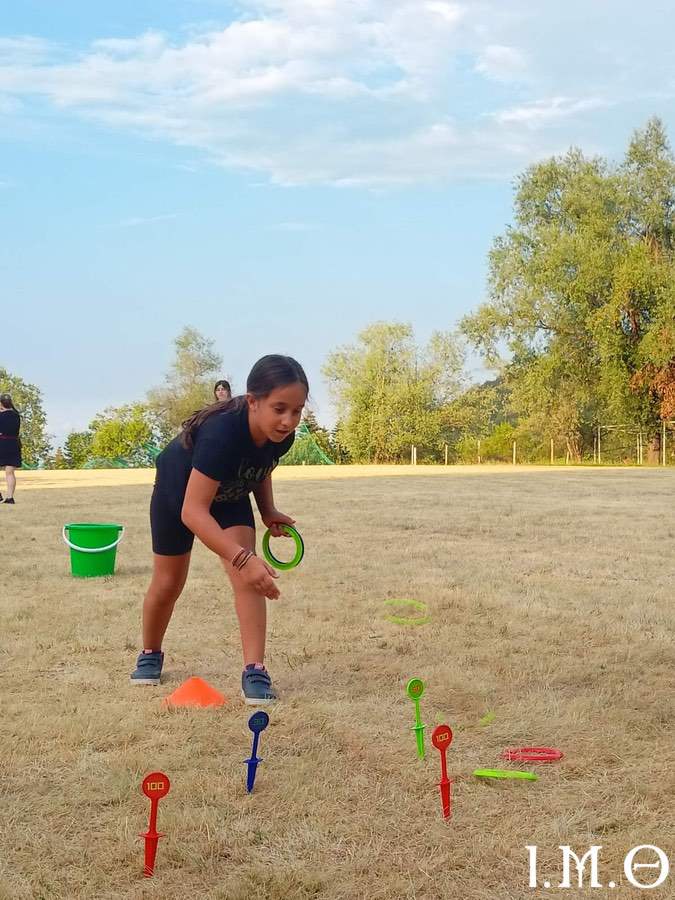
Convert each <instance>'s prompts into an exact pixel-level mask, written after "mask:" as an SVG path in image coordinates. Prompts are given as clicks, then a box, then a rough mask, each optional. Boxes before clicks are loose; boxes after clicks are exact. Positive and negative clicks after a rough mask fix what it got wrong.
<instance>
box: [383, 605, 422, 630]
mask: <svg viewBox="0 0 675 900" xmlns="http://www.w3.org/2000/svg"><path fill="white" fill-rule="evenodd" d="M384 604H385V606H403V605H404V604H405V605H406V606H412V608H413V609H418V610H420V612H423V613H425V612H426V611H427V605H426V603H422V601H421V600H385V601H384ZM385 619H386V620H387V622H393V623H394V625H426V624H427V622H430V621H431V617H430V616H418V617H417V618H416V619H413V618H411V617H410V616H385Z"/></svg>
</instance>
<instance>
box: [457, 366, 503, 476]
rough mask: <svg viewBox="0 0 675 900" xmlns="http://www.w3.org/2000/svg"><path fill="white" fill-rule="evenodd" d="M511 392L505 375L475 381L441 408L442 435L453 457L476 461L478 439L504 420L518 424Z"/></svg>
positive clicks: (485, 435)
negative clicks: (479, 382)
mask: <svg viewBox="0 0 675 900" xmlns="http://www.w3.org/2000/svg"><path fill="white" fill-rule="evenodd" d="M510 399H511V392H510V390H509V389H508V387H507V385H506V383H505V380H504V378H503V377H502V376H499V377H498V378H495V379H492V380H490V381H485V382H483V383H482V384H474V385H471V387H469V388H467V390H465V391H463V392H462V393H461V394H460V395H459V396H458V397H457V398H456V399H454V400H452V401H451V402H450V403H448V404H447V405H446V406H445V407H444V408H443V410H442V413H441V421H442V425H443V437H444V439H445V441H446V442H447V443H448V445H449V446H450V448H451V453H452V455H453V457H455V458H459V459H462V460H464V461H469V460H471V461H472V462H475V461H476V457H477V452H476V447H477V441H478V440H479V439H482V438H484V437H487V436H488V435H489V434H490V433H491V432H492V431H493V429H494V428H495V427H496V426H497V425H501V424H502V423H503V422H508V423H509V424H512V425H515V424H516V422H517V417H516V415H515V414H514V413H513V411H512V410H511V408H510Z"/></svg>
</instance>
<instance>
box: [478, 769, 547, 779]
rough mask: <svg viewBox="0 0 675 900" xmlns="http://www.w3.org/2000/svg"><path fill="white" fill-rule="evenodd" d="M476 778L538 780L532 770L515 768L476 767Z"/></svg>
mask: <svg viewBox="0 0 675 900" xmlns="http://www.w3.org/2000/svg"><path fill="white" fill-rule="evenodd" d="M473 774H474V775H475V776H476V778H519V779H521V781H539V776H538V775H535V774H534V772H519V771H518V770H517V769H476V771H475V772H474V773H473Z"/></svg>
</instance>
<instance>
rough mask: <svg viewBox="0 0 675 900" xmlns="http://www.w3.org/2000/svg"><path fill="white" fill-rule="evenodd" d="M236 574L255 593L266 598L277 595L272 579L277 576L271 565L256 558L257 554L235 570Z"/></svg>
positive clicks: (270, 598)
mask: <svg viewBox="0 0 675 900" xmlns="http://www.w3.org/2000/svg"><path fill="white" fill-rule="evenodd" d="M237 575H238V576H239V578H241V580H242V581H243V582H244V584H245V585H246V587H250V588H252V589H253V590H254V591H255V592H256V593H258V594H262V596H263V597H267V598H268V600H276V599H277V597H278V596H279V593H280V591H279V588H278V587H277V586H276V584H275V583H274V580H273V579H275V578H278V577H279V576H278V575H277V573H276V572H275V571H274V569H273V568H272V567H271V566H268V565H267V563H266V562H264V561H263V560H262V559H258V557H257V556H252V557H251V558H250V559H249V561H248V562H247V563H246V565H245V566H244V568H243V569H241V570H240V571H239V572H237Z"/></svg>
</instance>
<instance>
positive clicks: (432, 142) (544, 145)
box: [0, 0, 675, 186]
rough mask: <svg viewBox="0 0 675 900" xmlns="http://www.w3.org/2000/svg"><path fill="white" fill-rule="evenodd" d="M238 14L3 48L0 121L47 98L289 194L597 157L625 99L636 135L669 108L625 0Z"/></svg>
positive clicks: (291, 6) (665, 70)
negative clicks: (582, 146) (199, 26)
mask: <svg viewBox="0 0 675 900" xmlns="http://www.w3.org/2000/svg"><path fill="white" fill-rule="evenodd" d="M239 7H240V9H241V16H240V18H238V19H236V20H235V21H231V22H230V23H229V24H228V25H226V26H220V27H215V26H214V25H213V24H211V23H209V26H208V28H207V29H205V30H203V31H196V30H190V31H189V32H186V30H185V29H184V30H183V31H182V32H181V37H180V39H178V38H175V37H173V38H172V37H170V36H168V35H166V34H162V33H159V32H157V31H148V32H147V33H145V34H141V35H138V36H136V37H129V38H125V39H119V38H114V39H111V38H106V37H104V36H102V37H101V38H100V39H99V40H96V41H94V42H93V43H92V44H91V45H90V47H89V48H88V49H87V50H86V51H85V52H79V53H78V52H74V51H68V48H64V47H63V46H53V45H51V44H48V43H47V42H45V41H43V40H41V39H38V38H32V37H22V36H19V37H16V38H11V39H10V38H5V39H2V40H0V113H4V114H6V115H10V116H11V115H14V116H19V115H24V116H25V115H28V114H29V112H30V108H31V101H32V98H39V99H41V100H45V99H46V100H47V101H48V102H50V103H51V104H52V105H53V107H54V108H55V109H57V110H59V111H60V112H61V114H62V115H77V116H80V117H84V118H86V119H90V120H93V121H96V122H98V123H103V124H105V125H106V126H108V127H109V128H111V129H115V130H126V131H131V132H134V133H139V134H142V135H144V136H150V137H153V138H155V139H157V140H163V141H169V142H171V143H173V144H176V145H179V146H183V147H186V148H191V149H192V150H194V151H196V152H198V153H200V154H201V155H202V157H203V159H205V160H210V161H212V162H215V163H216V164H219V165H223V166H228V167H237V168H242V169H246V170H251V171H255V172H258V173H262V174H263V175H265V176H266V177H267V178H269V179H271V180H272V181H274V182H277V183H280V184H292V185H295V184H318V183H330V184H336V185H373V186H380V185H386V184H410V183H415V182H420V181H427V182H428V181H433V180H437V179H447V178H452V177H465V176H467V175H469V176H471V175H476V176H481V177H502V176H503V175H505V174H510V173H512V172H513V171H515V170H517V169H518V168H521V167H522V166H523V165H524V164H526V163H529V162H531V161H532V160H533V159H534V158H536V157H537V156H540V155H542V154H545V153H548V152H551V151H552V150H557V149H559V148H560V146H561V144H562V145H563V146H564V145H565V144H567V145H569V144H570V143H580V142H582V143H583V142H584V141H586V142H588V143H589V144H595V145H600V146H602V142H603V140H604V139H605V136H606V134H607V132H608V130H611V128H608V126H612V125H613V127H614V130H615V131H616V127H617V126H616V123H617V122H618V121H619V118H620V115H621V111H620V110H621V107H622V104H625V103H627V102H628V100H627V98H628V97H630V104H631V106H630V110H631V112H630V115H631V116H633V117H634V116H635V115H637V116H638V119H637V121H636V120H635V119H633V120H632V121H631V123H630V124H631V126H635V125H639V124H641V122H642V121H644V119H645V118H647V116H648V115H650V114H652V113H653V112H654V111H655V109H654V104H655V103H657V101H655V100H654V99H653V98H654V97H655V92H656V91H661V92H662V93H663V92H664V91H665V94H666V96H665V97H663V99H661V100H659V101H658V103H660V104H661V107H666V106H667V105H668V99H671V100H672V95H673V93H675V86H674V85H675V63H674V62H673V55H672V53H671V52H670V50H669V41H670V38H669V37H668V35H669V34H670V31H669V27H668V24H669V17H668V15H667V11H666V10H662V9H661V7H660V6H656V7H654V8H653V9H652V10H651V11H650V14H649V16H646V15H645V13H644V10H640V9H638V8H636V7H634V5H633V4H631V3H628V0H617V2H616V3H615V4H614V5H613V7H612V9H613V12H612V16H611V17H608V16H607V15H606V14H604V13H602V11H601V10H600V9H599V7H606V4H605V3H600V4H598V5H597V8H596V6H594V5H591V6H589V5H588V4H587V3H586V2H583V0H568V3H567V4H565V6H564V8H563V7H562V6H560V5H559V4H556V5H554V4H544V5H541V6H540V7H539V8H538V10H537V14H536V15H533V14H532V11H531V10H532V8H531V5H530V4H526V3H525V2H524V0H511V2H509V3H508V4H504V3H502V2H498V0H480V2H471V3H469V2H450V0H240V3H239ZM605 13H606V9H605ZM638 25H639V29H640V30H638ZM647 47H648V48H649V53H646V52H644V51H645V50H646V48H647ZM669 85H670V87H668V86H669ZM2 98H8V99H7V100H3V99H2ZM647 98H650V99H647ZM8 104H10V105H11V104H20V105H19V106H16V105H15V106H14V107H13V108H10V105H8ZM617 110H618V112H617ZM656 111H660V108H657V110H656ZM611 116H614V117H615V118H613V119H612V118H611Z"/></svg>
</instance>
